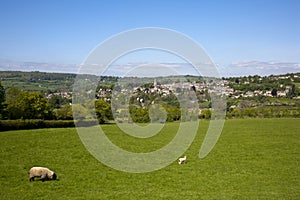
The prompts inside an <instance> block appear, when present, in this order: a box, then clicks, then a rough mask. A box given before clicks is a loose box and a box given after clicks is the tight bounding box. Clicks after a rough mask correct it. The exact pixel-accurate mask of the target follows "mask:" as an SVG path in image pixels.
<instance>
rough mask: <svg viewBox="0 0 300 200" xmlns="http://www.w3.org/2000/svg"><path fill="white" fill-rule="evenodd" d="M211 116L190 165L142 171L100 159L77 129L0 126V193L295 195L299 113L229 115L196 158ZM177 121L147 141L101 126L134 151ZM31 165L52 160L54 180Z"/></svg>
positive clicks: (166, 134) (168, 136)
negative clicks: (36, 177) (35, 174)
mask: <svg viewBox="0 0 300 200" xmlns="http://www.w3.org/2000/svg"><path fill="white" fill-rule="evenodd" d="M208 123H209V122H208V121H201V122H200V129H199V132H198V134H197V136H196V138H195V140H194V142H193V143H192V145H191V146H190V148H189V149H188V150H187V152H186V155H187V157H188V164H186V165H178V164H177V162H174V163H172V164H171V165H169V166H167V167H166V168H164V169H162V170H159V171H154V172H151V173H144V174H130V173H124V172H119V171H116V170H114V169H111V168H109V167H106V166H104V165H103V164H102V163H100V162H98V161H97V160H96V159H94V158H93V157H92V156H91V155H90V154H89V153H88V152H87V151H86V150H85V148H84V146H83V144H82V143H81V141H80V139H79V137H78V135H77V132H76V130H75V129H74V128H61V129H38V130H23V131H9V132H0V184H1V190H0V199H182V198H184V199H300V167H299V166H300V131H299V124H300V119H237V120H227V121H226V123H225V127H224V129H223V133H222V135H221V137H220V139H219V141H218V143H217V145H216V146H215V148H214V149H213V151H212V152H211V153H210V154H209V155H208V156H207V157H206V158H204V159H201V160H200V159H199V158H198V153H199V149H200V146H201V144H202V141H203V138H204V136H205V133H206V130H207V127H208ZM177 125H178V124H176V123H169V124H167V125H166V128H164V130H163V132H162V133H160V134H158V135H156V136H154V137H153V138H151V139H145V141H143V140H144V139H134V138H130V137H129V136H127V135H122V134H120V130H119V129H118V128H117V127H116V126H115V125H104V126H102V127H103V129H104V130H105V132H106V133H107V135H108V136H109V138H110V139H111V140H112V141H113V142H114V143H115V144H117V145H119V146H122V147H123V148H125V149H128V150H134V151H136V152H139V151H152V150H154V149H155V148H158V147H162V146H164V145H165V144H167V143H168V142H169V141H171V140H172V138H173V136H174V135H173V133H174V132H176V128H177ZM32 166H46V167H49V168H50V169H52V170H53V171H55V172H56V173H57V175H58V179H59V180H58V181H46V182H41V181H34V182H29V175H28V171H29V169H30V168H31V167H32Z"/></svg>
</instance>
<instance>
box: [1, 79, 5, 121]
mask: <svg viewBox="0 0 300 200" xmlns="http://www.w3.org/2000/svg"><path fill="white" fill-rule="evenodd" d="M4 102H5V90H4V88H3V86H2V84H1V81H0V119H3V117H4V107H5V106H4Z"/></svg>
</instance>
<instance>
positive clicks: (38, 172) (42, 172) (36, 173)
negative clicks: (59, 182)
mask: <svg viewBox="0 0 300 200" xmlns="http://www.w3.org/2000/svg"><path fill="white" fill-rule="evenodd" d="M29 177H30V179H29V181H34V178H35V177H41V180H42V181H43V182H44V181H45V180H46V179H49V180H56V178H57V176H56V174H55V173H54V172H53V171H51V170H50V169H48V168H46V167H32V168H31V169H30V170H29Z"/></svg>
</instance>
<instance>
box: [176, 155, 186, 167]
mask: <svg viewBox="0 0 300 200" xmlns="http://www.w3.org/2000/svg"><path fill="white" fill-rule="evenodd" d="M185 163H186V156H184V157H183V158H179V160H178V164H179V165H181V164H185Z"/></svg>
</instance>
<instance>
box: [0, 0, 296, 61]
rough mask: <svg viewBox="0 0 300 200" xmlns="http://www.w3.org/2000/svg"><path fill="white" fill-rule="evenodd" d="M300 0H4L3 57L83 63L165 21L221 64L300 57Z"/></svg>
mask: <svg viewBox="0 0 300 200" xmlns="http://www.w3.org/2000/svg"><path fill="white" fill-rule="evenodd" d="M299 10H300V1H298V0H294V1H292V0H282V1H281V0H278V1H276V0H249V1H246V0H245V1H242V0H237V1H232V0H226V1H225V0H224V1H222V0H218V1H217V0H212V1H194V0H187V1H181V0H180V1H179V0H178V1H175V0H163V1H162V0H151V1H141V0H127V1H125V0H123V1H122V0H119V1H116V0H99V1H92V0H89V1H88V0H86V1H84V0H57V1H56V0H51V1H50V0H49V1H46V0H44V1H43V0H26V1H22V0H20V1H15V0H1V1H0V30H1V31H0V59H2V60H11V61H23V62H24V61H32V62H46V63H61V64H79V63H82V62H83V61H84V59H85V58H86V56H87V55H88V54H89V52H90V51H91V50H93V48H94V47H95V46H96V45H98V44H99V43H100V42H102V41H103V40H105V39H107V38H108V37H110V36H112V35H115V34H117V33H119V32H121V31H125V30H128V29H133V28H140V27H162V28H169V29H174V30H176V31H179V32H182V33H184V34H186V35H188V36H190V37H191V38H193V39H194V40H196V41H197V42H198V43H199V44H201V45H202V46H203V47H204V49H205V50H206V51H207V53H208V54H209V55H210V57H211V58H212V59H213V60H214V61H215V62H216V63H220V64H221V65H227V64H229V63H232V62H239V61H265V62H270V61H272V62H296V63H300V39H299V38H300V36H299V35H300V23H299V22H300V21H299V19H300V12H299Z"/></svg>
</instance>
